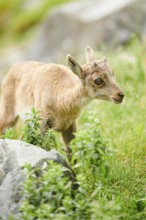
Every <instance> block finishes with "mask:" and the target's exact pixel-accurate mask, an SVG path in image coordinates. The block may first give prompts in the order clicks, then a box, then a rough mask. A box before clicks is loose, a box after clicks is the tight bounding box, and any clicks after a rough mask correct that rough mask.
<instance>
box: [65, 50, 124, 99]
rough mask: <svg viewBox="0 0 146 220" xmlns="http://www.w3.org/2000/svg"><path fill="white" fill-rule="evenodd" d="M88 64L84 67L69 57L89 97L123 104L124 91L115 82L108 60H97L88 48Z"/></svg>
mask: <svg viewBox="0 0 146 220" xmlns="http://www.w3.org/2000/svg"><path fill="white" fill-rule="evenodd" d="M85 55H86V60H87V64H85V65H83V66H82V67H81V66H80V64H79V63H78V62H77V61H76V60H75V59H74V58H73V57H72V56H70V55H68V56H67V60H68V65H69V67H70V68H71V70H72V71H73V72H74V73H75V74H76V75H77V76H78V77H79V78H80V79H81V80H82V82H83V84H84V87H85V91H86V93H87V96H88V97H90V98H97V99H103V100H107V101H112V102H114V103H121V102H122V101H123V99H124V93H123V91H122V89H121V88H120V87H119V86H118V85H117V83H116V82H115V80H114V73H113V70H112V69H111V67H110V65H109V64H108V62H107V59H106V58H102V59H99V60H97V59H96V58H95V56H94V51H93V49H92V48H91V47H89V46H87V47H86V50H85Z"/></svg>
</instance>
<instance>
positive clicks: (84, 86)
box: [0, 46, 124, 155]
mask: <svg viewBox="0 0 146 220" xmlns="http://www.w3.org/2000/svg"><path fill="white" fill-rule="evenodd" d="M86 60H87V64H85V65H83V66H80V64H79V63H78V62H77V61H76V60H75V59H74V58H73V57H72V56H70V55H68V56H67V61H68V65H69V67H70V69H71V70H69V69H68V68H67V67H66V66H63V65H58V64H52V63H51V64H45V63H39V62H34V61H33V62H23V63H18V64H16V65H14V66H13V67H12V68H11V69H10V71H9V73H8V74H7V76H6V77H5V79H4V81H3V84H2V88H1V100H0V132H1V133H2V132H4V131H5V129H6V128H8V127H10V126H14V124H15V123H16V121H17V119H18V117H20V118H22V119H23V120H25V116H26V113H28V112H30V110H31V108H32V106H34V107H35V108H36V109H37V110H39V111H40V112H41V113H40V114H41V117H42V119H43V121H42V130H43V131H44V132H45V131H46V130H47V129H48V128H54V129H55V130H57V131H60V132H61V133H62V136H63V139H64V142H65V145H66V151H67V153H68V155H69V153H70V151H71V149H70V147H69V143H70V141H71V140H72V139H73V138H74V133H75V132H76V119H77V117H78V116H79V113H80V111H81V109H82V108H83V107H84V106H85V104H87V103H89V102H90V101H91V100H93V99H103V100H108V101H112V102H114V103H121V102H122V101H123V99H124V93H123V91H122V89H121V88H120V87H119V86H118V85H117V83H116V82H115V81H114V74H113V71H112V69H111V67H110V65H109V64H108V62H107V60H106V58H102V59H100V60H97V59H95V56H94V51H93V50H92V49H91V48H90V47H89V46H87V48H86Z"/></svg>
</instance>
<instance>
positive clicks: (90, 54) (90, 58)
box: [85, 46, 95, 63]
mask: <svg viewBox="0 0 146 220" xmlns="http://www.w3.org/2000/svg"><path fill="white" fill-rule="evenodd" d="M85 56H86V61H87V63H91V62H93V61H94V60H95V56H94V50H93V49H92V48H91V47H90V46H87V47H86V50H85Z"/></svg>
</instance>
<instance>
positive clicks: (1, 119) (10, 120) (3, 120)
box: [0, 113, 18, 135]
mask: <svg viewBox="0 0 146 220" xmlns="http://www.w3.org/2000/svg"><path fill="white" fill-rule="evenodd" d="M17 120H18V117H15V116H14V115H13V114H10V115H9V116H8V115H7V114H1V113H0V135H2V134H4V133H5V132H6V129H7V128H10V127H13V126H15V124H16V122H17Z"/></svg>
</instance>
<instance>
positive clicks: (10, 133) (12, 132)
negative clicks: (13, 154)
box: [0, 128, 17, 139]
mask: <svg viewBox="0 0 146 220" xmlns="http://www.w3.org/2000/svg"><path fill="white" fill-rule="evenodd" d="M0 138H8V139H17V133H16V131H15V130H14V128H8V129H7V130H6V132H5V134H4V135H2V136H1V137H0Z"/></svg>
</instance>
